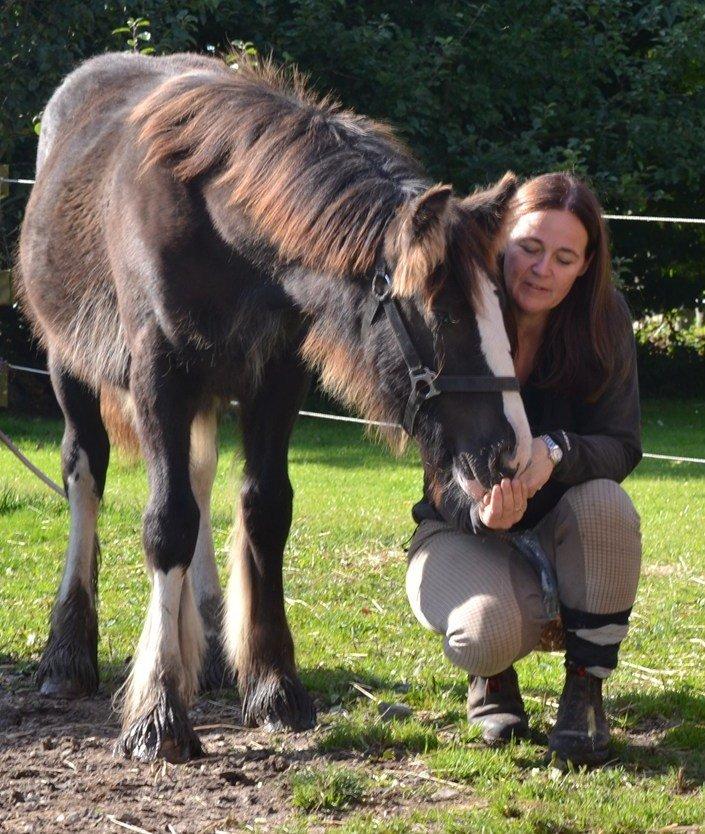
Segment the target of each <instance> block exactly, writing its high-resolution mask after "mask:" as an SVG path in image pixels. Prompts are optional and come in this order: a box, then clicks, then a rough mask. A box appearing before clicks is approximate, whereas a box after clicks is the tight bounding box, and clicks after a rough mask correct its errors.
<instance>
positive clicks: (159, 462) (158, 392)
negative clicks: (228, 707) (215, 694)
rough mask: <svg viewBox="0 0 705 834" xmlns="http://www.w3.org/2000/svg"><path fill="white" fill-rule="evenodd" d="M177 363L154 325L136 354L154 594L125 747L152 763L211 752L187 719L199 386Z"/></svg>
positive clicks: (196, 636) (192, 667)
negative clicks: (192, 468)
mask: <svg viewBox="0 0 705 834" xmlns="http://www.w3.org/2000/svg"><path fill="white" fill-rule="evenodd" d="M170 359H171V357H170V356H169V353H168V348H167V346H166V344H165V343H164V340H163V337H161V335H160V333H159V331H158V330H157V328H156V327H155V326H152V327H151V328H150V329H149V330H148V331H146V332H143V334H142V337H141V338H140V340H139V342H138V345H137V347H136V348H135V349H134V350H133V353H132V366H131V380H130V388H131V392H132V395H133V398H134V401H135V412H136V417H137V428H138V432H139V435H140V443H141V446H142V450H143V453H144V456H145V460H146V463H147V475H148V478H149V486H150V495H149V502H148V504H147V510H146V512H145V515H144V525H143V534H142V538H143V543H144V549H145V553H146V558H147V567H148V570H149V572H150V577H151V581H152V593H151V597H150V602H149V608H148V611H147V617H146V620H145V624H144V627H143V630H142V635H141V637H140V640H139V644H138V647H137V652H136V653H135V658H134V661H133V666H132V671H131V673H130V677H129V679H128V681H127V684H126V693H125V700H124V706H123V732H122V735H121V737H120V740H119V741H118V744H117V750H118V751H119V752H121V753H123V754H124V755H126V756H128V757H134V758H138V759H142V760H144V761H151V760H153V759H156V758H158V757H163V758H166V759H169V760H171V761H182V760H185V759H189V758H191V757H193V756H197V755H200V754H201V753H202V748H201V744H200V741H199V740H198V736H197V735H196V734H195V732H194V731H193V728H192V726H191V723H190V721H189V718H188V715H187V709H188V707H189V706H190V705H191V703H192V701H193V699H194V697H195V695H196V692H197V689H198V676H199V671H200V659H201V653H202V648H203V632H202V628H201V619H200V617H199V615H198V612H197V610H196V606H195V603H194V599H193V593H192V589H191V576H190V572H189V571H188V568H189V565H190V564H191V559H192V557H193V553H194V549H195V547H196V540H197V537H198V527H199V509H198V505H197V503H196V500H195V498H194V495H193V492H192V489H191V483H190V477H189V446H190V441H189V435H190V428H191V422H192V420H193V417H194V415H195V411H196V405H195V399H193V397H194V392H193V389H194V384H195V383H194V381H193V379H191V378H188V377H187V376H186V375H185V374H184V373H182V372H181V371H180V370H179V369H178V368H177V367H174V365H173V363H172V362H171V361H170Z"/></svg>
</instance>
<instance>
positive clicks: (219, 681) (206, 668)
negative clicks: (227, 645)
mask: <svg viewBox="0 0 705 834" xmlns="http://www.w3.org/2000/svg"><path fill="white" fill-rule="evenodd" d="M198 683H199V689H200V691H201V692H212V691H214V690H217V689H226V688H230V687H231V686H233V685H234V678H233V674H232V672H231V671H230V667H229V665H228V663H227V661H226V659H225V652H224V651H223V644H222V642H221V639H220V637H215V636H212V635H211V636H209V637H208V639H207V643H206V651H205V652H204V655H203V665H202V666H201V674H200V677H199V680H198Z"/></svg>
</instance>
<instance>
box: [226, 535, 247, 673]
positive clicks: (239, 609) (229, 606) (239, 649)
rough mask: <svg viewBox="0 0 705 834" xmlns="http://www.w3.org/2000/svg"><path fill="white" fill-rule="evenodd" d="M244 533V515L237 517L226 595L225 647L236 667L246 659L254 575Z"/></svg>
mask: <svg viewBox="0 0 705 834" xmlns="http://www.w3.org/2000/svg"><path fill="white" fill-rule="evenodd" d="M245 535H246V533H245V528H244V524H243V522H242V519H238V520H237V522H236V530H235V531H234V532H233V535H232V539H231V544H230V557H229V560H228V568H229V570H230V576H229V578H228V589H227V594H226V598H225V650H226V652H227V655H228V658H229V660H230V663H231V665H232V668H233V669H234V670H237V669H238V667H239V666H240V664H241V661H242V660H243V659H246V652H247V648H248V643H249V632H250V623H251V618H252V590H251V588H250V582H251V578H250V575H249V571H248V568H247V564H246V560H245V556H244V548H245V541H244V537H245Z"/></svg>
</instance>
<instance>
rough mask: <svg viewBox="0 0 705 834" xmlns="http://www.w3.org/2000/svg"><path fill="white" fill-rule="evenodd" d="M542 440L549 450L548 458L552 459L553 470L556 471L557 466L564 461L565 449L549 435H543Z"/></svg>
mask: <svg viewBox="0 0 705 834" xmlns="http://www.w3.org/2000/svg"><path fill="white" fill-rule="evenodd" d="M541 440H543V442H544V443H545V444H546V446H547V448H548V456H549V458H551V462H552V463H553V468H554V469H555V468H556V466H558V464H559V463H560V462H561V461H562V460H563V449H561V447H560V446H559V445H558V444H557V443H556V441H555V440H554V439H553V438H552V437H551V436H550V435H549V434H542V435H541Z"/></svg>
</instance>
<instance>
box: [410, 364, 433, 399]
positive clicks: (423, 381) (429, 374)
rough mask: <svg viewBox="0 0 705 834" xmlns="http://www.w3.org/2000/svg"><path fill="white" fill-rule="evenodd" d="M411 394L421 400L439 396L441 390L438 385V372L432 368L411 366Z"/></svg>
mask: <svg viewBox="0 0 705 834" xmlns="http://www.w3.org/2000/svg"><path fill="white" fill-rule="evenodd" d="M409 379H410V380H411V396H412V397H414V396H415V397H416V398H417V399H419V400H420V401H421V402H426V400H430V399H431V397H437V396H438V395H439V394H440V393H441V391H440V389H439V388H438V386H437V385H436V374H435V373H434V372H433V371H432V370H431V369H430V368H409Z"/></svg>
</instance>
